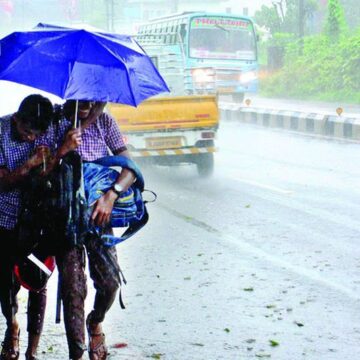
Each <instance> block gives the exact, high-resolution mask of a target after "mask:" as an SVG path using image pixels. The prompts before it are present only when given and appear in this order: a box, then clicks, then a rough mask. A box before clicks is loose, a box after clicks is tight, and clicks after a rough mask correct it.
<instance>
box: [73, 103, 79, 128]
mask: <svg viewBox="0 0 360 360" xmlns="http://www.w3.org/2000/svg"><path fill="white" fill-rule="evenodd" d="M78 110H79V100H76V102H75V116H74V125H73V128H74V129H76V128H77V127H78Z"/></svg>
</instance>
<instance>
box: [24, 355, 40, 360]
mask: <svg viewBox="0 0 360 360" xmlns="http://www.w3.org/2000/svg"><path fill="white" fill-rule="evenodd" d="M25 360H38V358H36V357H35V356H33V355H26V354H25Z"/></svg>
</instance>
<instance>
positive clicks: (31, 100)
mask: <svg viewBox="0 0 360 360" xmlns="http://www.w3.org/2000/svg"><path fill="white" fill-rule="evenodd" d="M53 115H54V109H53V106H52V104H51V102H50V100H49V99H48V98H46V97H44V96H42V95H39V94H33V95H29V96H27V97H26V98H25V99H24V100H23V101H22V102H21V104H20V106H19V110H18V111H17V113H16V117H17V118H18V119H19V120H20V121H21V122H22V123H23V124H26V125H28V126H29V127H30V129H32V130H37V131H41V132H44V131H46V130H47V128H48V127H49V125H50V124H51V122H52V120H53Z"/></svg>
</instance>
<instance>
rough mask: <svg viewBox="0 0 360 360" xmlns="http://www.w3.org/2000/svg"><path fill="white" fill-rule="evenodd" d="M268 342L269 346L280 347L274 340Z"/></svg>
mask: <svg viewBox="0 0 360 360" xmlns="http://www.w3.org/2000/svg"><path fill="white" fill-rule="evenodd" d="M269 342H270V346H273V347H275V346H279V345H280V344H279V343H278V342H277V341H276V340H269Z"/></svg>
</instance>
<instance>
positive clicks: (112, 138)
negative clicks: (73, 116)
mask: <svg viewBox="0 0 360 360" xmlns="http://www.w3.org/2000/svg"><path fill="white" fill-rule="evenodd" d="M62 122H63V123H64V124H65V123H66V122H67V124H68V125H67V126H68V128H70V127H71V126H72V125H71V122H70V120H66V119H62ZM81 140H82V143H81V145H80V146H79V147H78V148H77V149H76V151H77V152H78V153H79V155H80V156H81V158H82V159H83V161H94V160H97V159H99V158H101V157H104V156H108V155H110V152H109V150H110V151H111V152H112V153H119V152H121V151H124V150H126V145H125V143H124V139H123V136H122V134H121V132H120V129H119V127H118V125H117V124H116V121H115V119H114V118H113V117H111V116H110V115H108V114H106V113H103V114H101V115H100V116H99V117H98V118H97V120H96V122H94V123H92V124H91V125H89V126H88V127H87V128H85V129H82V130H81Z"/></svg>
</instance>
